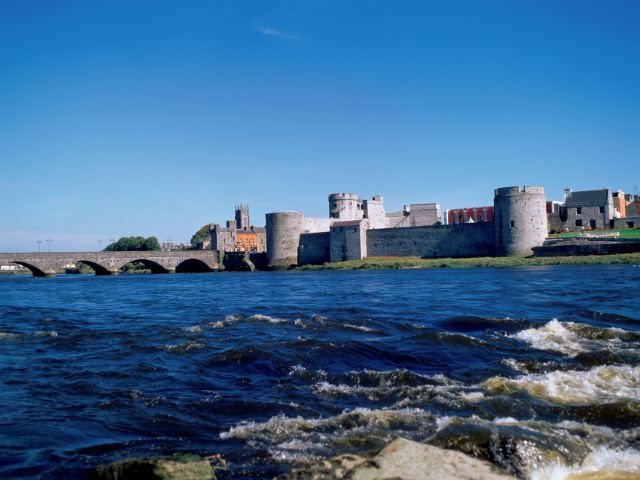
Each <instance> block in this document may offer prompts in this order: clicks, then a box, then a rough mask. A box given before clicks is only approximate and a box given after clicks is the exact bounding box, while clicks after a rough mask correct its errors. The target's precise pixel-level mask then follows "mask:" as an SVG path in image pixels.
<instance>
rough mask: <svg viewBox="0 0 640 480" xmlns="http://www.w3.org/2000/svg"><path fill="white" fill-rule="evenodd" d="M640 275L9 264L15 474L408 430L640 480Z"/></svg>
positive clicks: (520, 464)
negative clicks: (21, 272)
mask: <svg viewBox="0 0 640 480" xmlns="http://www.w3.org/2000/svg"><path fill="white" fill-rule="evenodd" d="M639 285H640V268H638V267H637V266H631V265H624V266H557V267H528V268H500V269H491V268H485V269H433V270H379V271H366V270H360V271H339V272H331V271H320V272H278V273H275V272H274V273H270V272H255V273H212V274H175V275H121V276H117V277H96V276H89V275H63V276H59V277H57V278H40V279H37V278H30V277H26V276H18V275H15V276H11V275H3V276H0V405H2V409H1V410H0V477H3V478H4V477H7V478H31V477H41V478H52V479H62V478H64V479H67V478H83V477H86V476H87V475H88V473H89V472H90V471H91V469H93V468H94V467H95V466H96V465H98V464H102V463H107V462H110V461H114V460H117V459H121V458H127V457H134V456H149V455H171V454H174V453H195V454H198V455H201V456H208V455H212V454H221V455H222V456H223V457H224V458H225V459H226V461H227V462H228V465H229V470H227V471H225V472H219V475H218V476H219V478H225V477H227V478H229V477H230V478H271V477H273V476H274V475H276V474H278V473H282V472H285V471H287V470H289V469H290V468H292V467H299V466H304V465H305V464H307V463H309V462H314V461H317V460H318V459H320V458H324V457H327V456H332V455H337V454H341V453H345V452H354V453H355V452H373V451H376V450H378V449H380V448H381V447H382V446H384V444H385V443H386V442H388V441H390V440H391V439H393V438H395V437H396V436H404V437H407V438H411V439H415V440H419V441H425V442H428V443H432V444H435V445H439V446H443V447H447V448H456V449H458V450H461V451H464V452H467V453H470V454H473V455H476V456H479V457H481V458H486V459H488V460H489V461H491V462H493V463H495V464H497V465H500V466H501V467H503V468H505V469H507V470H508V471H510V472H511V473H514V474H516V475H518V476H520V477H522V478H532V479H537V478H564V476H566V475H567V474H569V473H571V472H574V473H575V472H588V471H594V472H602V473H603V474H604V473H606V472H607V471H611V470H612V469H615V468H618V469H619V468H623V469H626V470H627V471H629V472H632V473H633V472H638V474H639V475H640V308H639V307H640V300H639V297H638V286H639ZM621 466H622V467H621ZM634 469H636V470H634ZM554 475H555V477H554Z"/></svg>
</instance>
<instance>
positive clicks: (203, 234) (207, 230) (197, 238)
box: [191, 224, 211, 249]
mask: <svg viewBox="0 0 640 480" xmlns="http://www.w3.org/2000/svg"><path fill="white" fill-rule="evenodd" d="M210 238H211V226H210V225H209V224H206V225H203V226H202V227H201V228H200V229H199V230H198V231H197V232H196V233H194V234H193V236H192V237H191V246H192V247H193V248H196V249H199V248H201V247H202V244H203V243H204V241H205V240H208V239H210Z"/></svg>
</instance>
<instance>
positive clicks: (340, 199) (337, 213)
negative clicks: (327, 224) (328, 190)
mask: <svg viewBox="0 0 640 480" xmlns="http://www.w3.org/2000/svg"><path fill="white" fill-rule="evenodd" d="M329 217H330V218H335V219H336V220H343V221H344V220H360V219H361V218H363V217H364V210H363V208H362V200H360V197H359V196H358V195H356V194H354V193H332V194H331V195H329Z"/></svg>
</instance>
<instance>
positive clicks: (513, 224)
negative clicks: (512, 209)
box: [511, 220, 516, 228]
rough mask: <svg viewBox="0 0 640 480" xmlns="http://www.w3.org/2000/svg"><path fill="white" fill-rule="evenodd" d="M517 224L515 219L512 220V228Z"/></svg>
mask: <svg viewBox="0 0 640 480" xmlns="http://www.w3.org/2000/svg"><path fill="white" fill-rule="evenodd" d="M515 226H516V223H515V222H514V221H513V220H511V228H513V227H515Z"/></svg>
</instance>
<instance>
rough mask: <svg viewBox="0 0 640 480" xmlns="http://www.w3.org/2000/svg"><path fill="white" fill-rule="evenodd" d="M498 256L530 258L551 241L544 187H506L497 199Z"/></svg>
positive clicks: (498, 191) (494, 207)
mask: <svg viewBox="0 0 640 480" xmlns="http://www.w3.org/2000/svg"><path fill="white" fill-rule="evenodd" d="M493 210H494V215H493V223H494V227H495V241H496V255H500V256H507V257H511V256H528V255H531V254H532V253H533V251H532V250H531V249H532V248H533V247H537V246H540V245H542V244H543V243H544V240H545V238H547V233H548V232H547V208H546V200H545V196H544V187H523V188H522V189H521V188H520V187H503V188H497V189H496V190H495V197H494V199H493Z"/></svg>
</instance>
